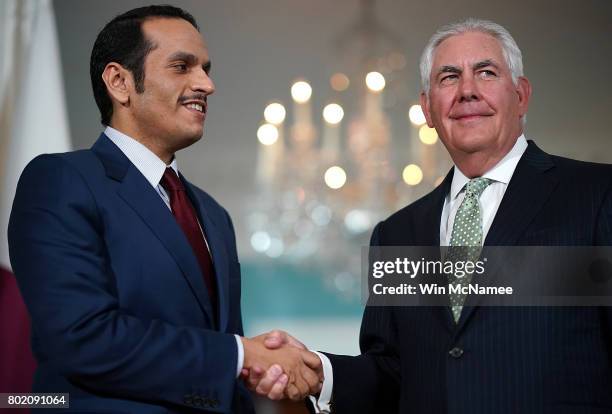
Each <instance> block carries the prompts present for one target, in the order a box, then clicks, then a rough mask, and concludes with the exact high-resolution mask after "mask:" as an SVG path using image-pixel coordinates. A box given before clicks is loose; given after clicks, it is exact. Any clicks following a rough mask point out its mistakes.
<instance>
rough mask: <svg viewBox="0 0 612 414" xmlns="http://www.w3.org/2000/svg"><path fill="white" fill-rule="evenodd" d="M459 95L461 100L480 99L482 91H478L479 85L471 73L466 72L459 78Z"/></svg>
mask: <svg viewBox="0 0 612 414" xmlns="http://www.w3.org/2000/svg"><path fill="white" fill-rule="evenodd" d="M457 93H458V95H459V97H458V98H459V102H470V101H477V100H480V93H479V92H478V85H477V84H476V79H475V78H474V76H472V75H470V74H466V75H464V76H462V77H461V79H460V80H459V87H458V88H457Z"/></svg>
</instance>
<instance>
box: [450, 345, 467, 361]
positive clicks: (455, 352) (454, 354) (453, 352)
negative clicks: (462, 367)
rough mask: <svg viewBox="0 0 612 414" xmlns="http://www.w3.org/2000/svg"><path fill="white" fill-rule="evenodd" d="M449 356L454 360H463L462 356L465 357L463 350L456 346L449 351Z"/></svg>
mask: <svg viewBox="0 0 612 414" xmlns="http://www.w3.org/2000/svg"><path fill="white" fill-rule="evenodd" d="M448 354H449V355H450V356H452V357H453V358H461V355H463V349H461V348H459V347H457V346H456V347H454V348H453V349H451V350H450V351H448Z"/></svg>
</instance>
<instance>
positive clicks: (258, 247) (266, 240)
mask: <svg viewBox="0 0 612 414" xmlns="http://www.w3.org/2000/svg"><path fill="white" fill-rule="evenodd" d="M271 244H272V240H271V239H270V236H269V235H268V233H266V232H265V231H257V232H255V233H253V235H252V236H251V246H252V247H253V250H255V251H256V252H259V253H263V252H265V251H266V250H268V249H269V248H270V245H271Z"/></svg>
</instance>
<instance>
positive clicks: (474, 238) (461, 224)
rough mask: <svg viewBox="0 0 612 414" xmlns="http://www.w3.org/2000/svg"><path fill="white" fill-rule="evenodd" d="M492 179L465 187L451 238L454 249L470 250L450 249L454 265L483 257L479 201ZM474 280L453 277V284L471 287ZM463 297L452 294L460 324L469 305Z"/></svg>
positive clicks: (454, 308)
mask: <svg viewBox="0 0 612 414" xmlns="http://www.w3.org/2000/svg"><path fill="white" fill-rule="evenodd" d="M491 182H492V181H491V180H490V179H488V178H483V177H478V178H474V179H472V180H470V181H469V182H468V183H467V184H466V186H465V198H464V199H463V201H462V202H461V205H460V206H459V209H458V210H457V214H456V215H455V223H454V224H453V232H452V234H451V240H450V245H451V246H461V247H467V248H466V249H454V250H453V249H452V248H451V249H450V251H449V254H448V256H447V260H452V261H476V260H478V257H479V256H480V250H481V246H482V213H481V211H480V203H479V201H478V199H479V198H480V195H481V194H482V192H483V191H484V190H485V188H487V186H488V185H489V184H491ZM471 278H472V275H471V274H466V275H465V276H464V277H462V278H458V277H455V276H454V275H453V276H451V277H450V279H451V280H450V283H451V284H460V285H462V286H467V285H468V284H469V283H470V280H471ZM465 296H466V295H463V294H456V293H453V294H450V302H451V309H452V311H453V318H454V319H455V322H458V321H459V317H460V316H461V310H462V309H463V304H464V302H465Z"/></svg>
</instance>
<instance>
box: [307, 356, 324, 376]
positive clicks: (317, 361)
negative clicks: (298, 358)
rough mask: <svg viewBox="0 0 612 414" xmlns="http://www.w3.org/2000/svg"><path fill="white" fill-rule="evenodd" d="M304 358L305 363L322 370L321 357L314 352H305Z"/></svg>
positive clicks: (314, 368)
mask: <svg viewBox="0 0 612 414" xmlns="http://www.w3.org/2000/svg"><path fill="white" fill-rule="evenodd" d="M302 360H303V361H304V364H306V365H307V366H308V367H309V368H310V369H313V370H315V371H317V372H319V371H322V369H323V363H322V362H321V358H319V356H318V355H317V354H315V353H314V352H303V353H302Z"/></svg>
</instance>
